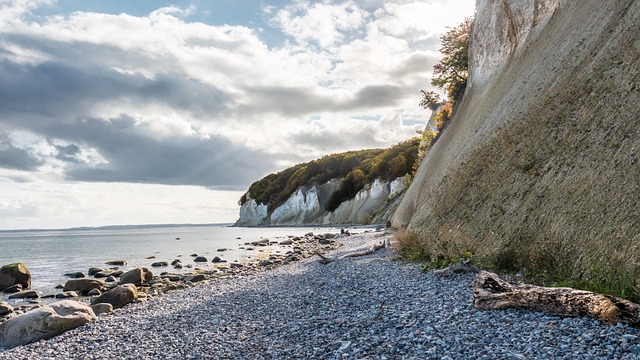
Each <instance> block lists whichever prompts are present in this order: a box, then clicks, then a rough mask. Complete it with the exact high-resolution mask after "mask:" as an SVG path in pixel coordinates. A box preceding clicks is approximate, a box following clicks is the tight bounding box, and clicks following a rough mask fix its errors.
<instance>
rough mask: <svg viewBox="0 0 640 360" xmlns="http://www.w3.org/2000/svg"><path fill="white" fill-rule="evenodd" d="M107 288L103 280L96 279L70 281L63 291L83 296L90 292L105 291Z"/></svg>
mask: <svg viewBox="0 0 640 360" xmlns="http://www.w3.org/2000/svg"><path fill="white" fill-rule="evenodd" d="M104 287H105V283H104V281H102V280H96V279H87V278H83V279H71V280H68V281H67V282H66V283H65V284H64V289H63V291H77V292H80V293H81V294H84V295H86V294H87V293H88V292H89V291H91V290H93V289H98V290H100V289H103V288H104Z"/></svg>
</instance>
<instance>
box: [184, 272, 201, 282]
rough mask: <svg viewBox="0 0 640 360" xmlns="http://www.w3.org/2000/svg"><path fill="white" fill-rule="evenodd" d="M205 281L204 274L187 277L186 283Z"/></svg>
mask: <svg viewBox="0 0 640 360" xmlns="http://www.w3.org/2000/svg"><path fill="white" fill-rule="evenodd" d="M205 279H206V277H205V276H204V275H203V274H196V275H191V276H185V278H184V282H200V281H203V280H205Z"/></svg>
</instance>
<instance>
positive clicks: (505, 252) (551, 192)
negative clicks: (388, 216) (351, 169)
mask: <svg viewBox="0 0 640 360" xmlns="http://www.w3.org/2000/svg"><path fill="white" fill-rule="evenodd" d="M477 4H478V8H477V14H476V22H475V24H474V27H473V35H472V39H471V44H470V50H469V66H470V71H469V72H470V78H469V84H468V87H467V89H466V92H465V95H464V98H463V100H462V103H461V104H460V106H459V108H458V111H457V113H456V114H455V116H454V117H453V119H452V120H451V122H450V125H449V127H448V128H447V130H446V131H445V132H444V134H443V135H442V136H441V137H440V139H439V140H438V141H437V142H436V143H435V144H434V146H433V147H432V148H431V149H430V151H429V153H428V154H427V156H426V157H425V159H424V161H423V163H422V164H421V166H420V169H419V171H418V173H417V175H416V177H415V179H414V182H413V183H412V185H411V186H410V188H409V189H408V191H407V193H406V194H405V196H404V198H403V201H402V204H401V205H400V207H399V208H398V211H397V212H396V213H395V214H394V217H393V224H394V225H395V226H396V227H408V228H409V230H411V231H412V232H414V233H416V234H417V235H419V237H420V238H422V239H424V241H425V248H426V249H425V251H436V250H437V249H438V248H442V246H441V245H446V246H448V247H449V248H451V246H453V245H452V244H454V245H455V246H456V247H458V248H460V250H459V251H461V252H464V251H470V252H473V253H474V255H478V254H480V255H486V256H487V258H492V259H496V260H495V261H497V262H498V264H497V265H498V266H502V267H509V268H512V269H519V268H522V267H528V268H530V267H531V266H540V267H541V268H542V267H544V268H546V269H547V270H548V271H555V270H554V269H553V267H555V266H564V269H560V268H557V269H556V270H557V271H558V272H557V273H565V274H566V273H571V274H573V275H574V276H576V277H580V278H581V279H595V278H600V276H601V275H603V272H610V274H611V275H612V278H615V277H617V278H618V279H620V278H621V277H622V276H621V275H620V274H630V275H629V276H635V277H636V279H637V276H636V275H637V274H638V273H639V271H640V270H639V268H638V265H637V262H636V261H635V260H634V259H636V258H637V256H638V254H639V253H638V246H637V244H638V243H639V242H640V234H639V233H638V231H637V228H638V227H637V225H638V222H637V221H638V219H639V218H640V207H639V206H638V200H637V199H639V198H640V152H639V151H638V149H640V127H638V121H637V119H638V118H639V117H640V87H639V86H638V84H639V83H640V42H639V41H638V39H639V38H640V27H638V24H640V2H638V1H633V0H619V1H606V2H605V1H596V0H585V1H567V0H479V1H478V2H477ZM634 229H635V230H634ZM556 260H557V261H556ZM538 264H539V265H538ZM616 274H618V275H616ZM636 288H637V282H636Z"/></svg>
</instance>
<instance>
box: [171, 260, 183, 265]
mask: <svg viewBox="0 0 640 360" xmlns="http://www.w3.org/2000/svg"><path fill="white" fill-rule="evenodd" d="M178 264H182V262H181V261H180V260H179V259H175V260H173V261H172V262H171V266H176V265H178Z"/></svg>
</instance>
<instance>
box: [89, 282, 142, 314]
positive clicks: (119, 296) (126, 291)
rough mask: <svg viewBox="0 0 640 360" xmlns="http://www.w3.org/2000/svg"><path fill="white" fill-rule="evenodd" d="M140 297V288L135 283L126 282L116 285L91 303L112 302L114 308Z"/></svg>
mask: <svg viewBox="0 0 640 360" xmlns="http://www.w3.org/2000/svg"><path fill="white" fill-rule="evenodd" d="M137 299H138V289H137V288H136V286H135V285H133V284H124V285H119V286H118V287H115V288H113V289H111V290H109V291H107V292H106V293H104V294H102V295H100V296H98V297H97V298H95V299H94V300H93V301H92V302H91V303H92V304H100V303H106V304H111V305H112V306H113V308H114V309H119V308H121V307H123V306H125V305H127V304H129V303H130V302H133V301H135V300H137Z"/></svg>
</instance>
